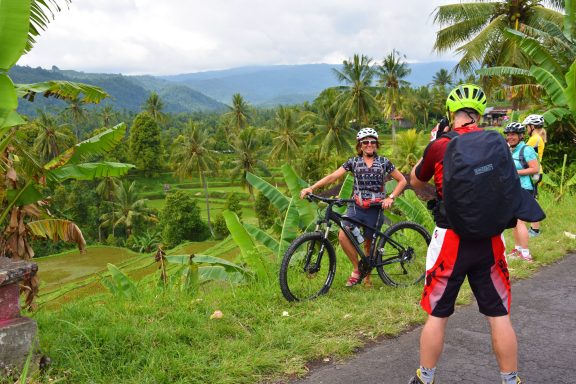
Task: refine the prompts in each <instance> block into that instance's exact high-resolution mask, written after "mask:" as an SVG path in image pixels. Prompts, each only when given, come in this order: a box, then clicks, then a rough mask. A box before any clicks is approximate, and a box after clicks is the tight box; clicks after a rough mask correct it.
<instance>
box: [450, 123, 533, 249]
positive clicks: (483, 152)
mask: <svg viewBox="0 0 576 384" xmlns="http://www.w3.org/2000/svg"><path fill="white" fill-rule="evenodd" d="M443 137H448V138H449V139H450V142H449V143H448V145H447V147H446V152H445V154H444V171H443V180H442V200H443V204H444V208H445V210H446V217H447V219H448V222H449V223H450V226H451V227H452V229H453V230H454V231H455V232H456V233H457V234H458V235H459V236H460V237H462V238H467V239H484V238H489V237H492V236H495V235H497V234H499V233H502V232H503V231H504V229H506V228H511V227H513V226H514V225H515V224H516V217H517V215H516V214H517V210H518V204H519V200H520V196H521V194H522V188H521V186H520V180H519V176H518V172H517V171H516V167H515V166H514V161H513V160H512V155H511V153H510V149H509V147H508V144H507V143H506V141H505V140H504V138H503V137H502V135H500V134H499V133H498V132H495V131H485V130H480V131H473V132H469V133H464V134H461V135H459V134H458V133H456V132H453V131H452V132H448V133H446V134H445V135H444V136H443Z"/></svg>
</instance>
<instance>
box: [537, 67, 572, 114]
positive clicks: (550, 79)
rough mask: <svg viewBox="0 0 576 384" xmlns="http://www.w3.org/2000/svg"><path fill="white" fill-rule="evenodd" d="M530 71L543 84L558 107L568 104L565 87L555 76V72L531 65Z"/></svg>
mask: <svg viewBox="0 0 576 384" xmlns="http://www.w3.org/2000/svg"><path fill="white" fill-rule="evenodd" d="M530 73H531V74H532V76H534V78H536V81H538V83H539V84H541V85H542V87H543V88H544V90H545V91H546V93H547V94H548V96H549V97H550V99H551V101H552V103H554V105H555V106H557V107H563V106H566V104H567V100H566V94H565V93H564V87H563V84H562V82H563V81H564V79H562V82H561V81H560V80H558V79H557V78H556V77H554V75H553V74H551V73H550V72H548V71H547V70H545V69H544V68H540V67H535V66H533V67H531V68H530Z"/></svg>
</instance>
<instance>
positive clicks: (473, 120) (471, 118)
mask: <svg viewBox="0 0 576 384" xmlns="http://www.w3.org/2000/svg"><path fill="white" fill-rule="evenodd" d="M464 112H465V113H466V114H467V115H468V117H469V118H470V121H469V122H467V123H466V124H463V125H462V127H466V126H468V125H472V124H474V123H476V120H475V119H474V118H473V117H472V112H469V111H466V110H464Z"/></svg>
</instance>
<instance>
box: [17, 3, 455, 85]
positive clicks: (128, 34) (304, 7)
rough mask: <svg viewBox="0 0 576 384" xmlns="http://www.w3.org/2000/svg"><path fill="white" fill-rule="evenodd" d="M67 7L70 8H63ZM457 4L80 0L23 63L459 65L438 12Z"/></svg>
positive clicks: (149, 67)
mask: <svg viewBox="0 0 576 384" xmlns="http://www.w3.org/2000/svg"><path fill="white" fill-rule="evenodd" d="M59 3H60V4H63V2H59ZM453 3H457V1H456V0H408V1H395V0H394V1H392V0H380V1H377V0H354V1H352V0H208V1H206V0H202V1H199V0H192V1H190V0H162V1H158V0H98V1H88V0H75V1H74V2H73V3H72V4H71V5H70V8H69V9H66V8H64V9H63V10H62V11H61V12H59V13H57V14H56V15H55V16H56V17H55V20H54V21H53V22H52V23H51V24H50V25H49V27H48V30H47V31H45V32H44V33H43V34H42V36H41V37H40V38H39V39H38V42H37V44H36V46H35V47H34V49H33V50H32V51H31V52H30V53H28V54H27V55H25V56H23V57H22V58H21V60H20V62H19V64H20V65H29V66H32V67H36V66H41V67H44V68H50V67H51V66H52V65H56V66H58V67H59V68H61V69H74V70H80V71H86V72H106V73H123V74H155V75H161V74H177V73H187V72H198V71H205V70H214V69H226V68H233V67H239V66H246V65H274V64H309V63H341V62H342V60H343V59H346V58H349V57H351V56H352V55H353V54H354V53H362V54H366V55H368V56H370V57H372V58H373V59H375V60H381V59H382V58H383V57H384V56H386V54H388V53H389V52H391V51H392V49H394V48H395V49H397V50H399V51H400V52H401V53H402V54H404V55H406V57H407V59H408V61H411V62H422V61H440V60H454V59H456V57H455V56H454V55H453V54H452V53H450V52H448V53H445V54H443V55H438V54H437V53H434V52H433V51H432V47H433V44H434V40H435V36H436V32H437V30H438V26H436V25H434V24H433V22H432V21H433V12H434V10H435V9H436V7H437V6H439V5H443V4H453Z"/></svg>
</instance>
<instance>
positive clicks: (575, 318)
mask: <svg viewBox="0 0 576 384" xmlns="http://www.w3.org/2000/svg"><path fill="white" fill-rule="evenodd" d="M512 321H513V324H514V327H515V329H516V332H517V335H518V344H519V361H520V364H519V365H520V373H521V376H522V378H523V380H524V382H525V383H530V384H534V383H538V384H544V383H554V384H568V383H570V384H573V383H576V254H570V255H567V256H566V257H565V258H564V259H563V260H561V261H559V262H558V263H556V264H554V265H551V266H548V267H546V268H544V269H543V270H541V271H540V272H538V273H537V274H536V275H535V276H534V277H532V278H530V279H528V280H522V281H519V282H517V283H515V284H513V286H512ZM420 331H421V328H417V329H415V330H413V331H411V332H408V333H406V334H404V335H401V336H400V337H398V338H395V339H389V340H385V341H383V342H381V343H378V344H376V345H374V346H372V347H369V348H367V349H365V350H363V351H362V352H360V353H358V354H357V355H355V356H354V357H353V358H351V359H350V360H348V361H345V362H343V363H341V364H331V365H327V366H323V367H319V368H316V369H314V370H312V372H311V373H310V374H309V375H308V376H307V377H306V378H304V379H303V380H299V381H295V382H294V384H321V383H322V384H344V383H346V384H349V383H352V384H376V383H378V384H396V383H399V384H406V383H407V382H408V379H409V378H410V376H412V375H413V373H414V370H415V368H417V366H418V340H419V337H420ZM467 372H473V373H474V375H475V376H470V375H466V373H467ZM499 380H500V375H499V373H498V365H497V364H496V359H495V358H494V355H493V354H492V348H491V345H490V333H489V329H488V324H487V321H485V319H484V317H483V316H482V315H481V314H480V313H479V312H478V309H477V306H476V304H472V305H469V306H466V307H463V308H458V309H457V310H456V313H455V314H454V315H453V316H452V318H451V319H450V322H449V323H448V331H447V335H446V345H445V348H444V354H443V355H442V359H441V361H440V363H439V364H438V370H437V373H436V382H437V383H443V384H450V383H471V384H487V383H499V382H500V381H499Z"/></svg>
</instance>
